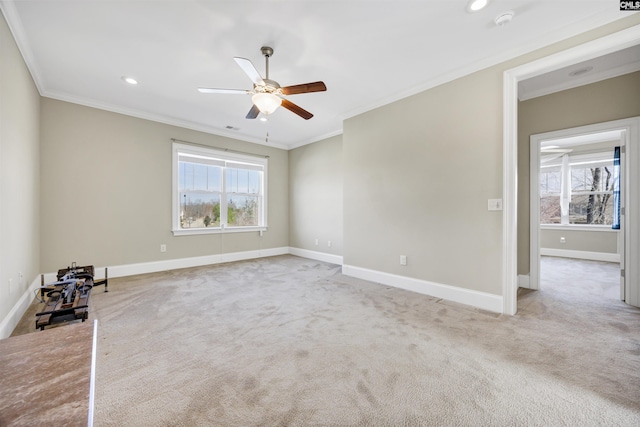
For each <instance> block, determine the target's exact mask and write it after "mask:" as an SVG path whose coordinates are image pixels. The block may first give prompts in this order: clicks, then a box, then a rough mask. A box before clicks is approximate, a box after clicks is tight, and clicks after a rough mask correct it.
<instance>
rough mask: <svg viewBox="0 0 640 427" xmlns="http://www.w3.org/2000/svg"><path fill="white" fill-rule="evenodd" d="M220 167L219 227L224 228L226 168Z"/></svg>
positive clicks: (225, 218)
mask: <svg viewBox="0 0 640 427" xmlns="http://www.w3.org/2000/svg"><path fill="white" fill-rule="evenodd" d="M221 169H222V179H221V186H222V188H221V189H220V227H221V228H226V226H227V168H226V167H223V168H221Z"/></svg>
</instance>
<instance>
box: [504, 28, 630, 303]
mask: <svg viewBox="0 0 640 427" xmlns="http://www.w3.org/2000/svg"><path fill="white" fill-rule="evenodd" d="M637 44H640V25H636V26H633V27H630V28H627V29H625V30H622V31H619V32H617V33H614V34H610V35H608V36H605V37H602V38H599V39H596V40H593V41H591V42H588V43H585V44H582V45H580V46H577V47H575V48H572V49H569V50H565V51H563V52H559V53H556V54H554V55H550V56H547V57H545V58H541V59H539V60H536V61H533V62H529V63H527V64H523V65H521V66H518V67H515V68H512V69H510V70H506V71H505V72H504V79H503V120H502V126H503V138H504V140H503V150H504V151H503V200H504V202H503V207H504V211H503V226H502V229H503V234H502V236H503V245H502V251H503V253H502V259H503V263H502V297H503V302H504V308H503V312H504V313H506V314H515V312H516V310H517V289H516V286H517V242H518V233H517V210H516V207H517V202H518V200H517V197H516V195H517V182H518V173H517V171H518V169H517V168H518V156H517V152H518V82H519V81H520V80H525V79H528V78H530V77H535V76H538V75H541V74H544V73H547V72H549V71H553V70H557V69H559V68H563V67H566V66H568V65H572V64H576V63H578V62H582V61H586V60H588V59H591V58H595V57H597V56H601V55H606V54H607V53H611V52H615V51H618V50H622V49H626V48H628V47H631V46H635V45H637Z"/></svg>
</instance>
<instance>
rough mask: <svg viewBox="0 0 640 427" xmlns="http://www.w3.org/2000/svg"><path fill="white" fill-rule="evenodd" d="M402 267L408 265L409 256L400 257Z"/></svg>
mask: <svg viewBox="0 0 640 427" xmlns="http://www.w3.org/2000/svg"><path fill="white" fill-rule="evenodd" d="M400 265H407V256H406V255H400Z"/></svg>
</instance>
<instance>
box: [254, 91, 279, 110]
mask: <svg viewBox="0 0 640 427" xmlns="http://www.w3.org/2000/svg"><path fill="white" fill-rule="evenodd" d="M251 101H253V104H254V105H255V106H256V107H258V109H259V110H260V112H261V113H263V114H267V115H269V114H271V113H273V112H274V111H276V110H277V109H278V107H279V106H280V105H282V98H280V97H279V96H276V95H274V94H272V93H256V94H255V95H253V96H252V97H251Z"/></svg>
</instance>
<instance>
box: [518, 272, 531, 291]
mask: <svg viewBox="0 0 640 427" xmlns="http://www.w3.org/2000/svg"><path fill="white" fill-rule="evenodd" d="M529 286H530V285H529V275H528V274H518V287H519V288H527V289H529Z"/></svg>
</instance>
